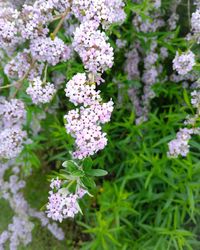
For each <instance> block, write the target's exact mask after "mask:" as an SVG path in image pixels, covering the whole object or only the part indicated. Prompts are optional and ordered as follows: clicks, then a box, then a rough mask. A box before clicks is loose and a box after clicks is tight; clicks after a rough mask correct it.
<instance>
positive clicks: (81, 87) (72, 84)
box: [65, 73, 101, 106]
mask: <svg viewBox="0 0 200 250" xmlns="http://www.w3.org/2000/svg"><path fill="white" fill-rule="evenodd" d="M95 89H96V84H95V83H91V82H90V81H89V80H88V79H87V76H86V74H85V73H78V74H76V75H75V76H73V78H72V79H71V80H70V81H69V82H68V83H67V85H66V89H65V93H66V96H67V97H68V98H69V100H70V102H72V103H74V104H75V105H78V104H83V105H84V106H87V105H91V104H92V103H94V102H100V101H101V97H100V91H96V90H95Z"/></svg>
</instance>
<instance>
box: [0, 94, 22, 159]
mask: <svg viewBox="0 0 200 250" xmlns="http://www.w3.org/2000/svg"><path fill="white" fill-rule="evenodd" d="M0 118H1V122H0V127H1V132H0V158H3V159H11V158H15V157H17V156H18V155H19V154H20V153H21V151H22V149H23V144H24V142H25V139H26V137H27V135H26V132H25V131H23V130H22V125H23V124H24V122H25V118H26V111H25V106H24V103H23V102H22V101H20V100H17V99H11V100H10V101H6V100H5V99H4V98H2V99H1V100H0Z"/></svg>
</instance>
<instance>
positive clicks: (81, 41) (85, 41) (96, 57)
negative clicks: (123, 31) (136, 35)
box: [73, 20, 113, 74]
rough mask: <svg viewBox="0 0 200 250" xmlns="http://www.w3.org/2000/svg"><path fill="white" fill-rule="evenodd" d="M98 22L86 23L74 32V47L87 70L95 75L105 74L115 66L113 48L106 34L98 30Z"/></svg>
mask: <svg viewBox="0 0 200 250" xmlns="http://www.w3.org/2000/svg"><path fill="white" fill-rule="evenodd" d="M97 27H98V24H97V22H96V21H93V20H92V21H88V22H84V23H82V24H81V25H80V27H78V28H76V30H75V32H74V42H73V47H74V49H75V51H77V52H78V53H79V55H80V57H81V59H82V61H83V63H84V66H85V68H86V69H87V70H88V71H89V72H92V73H94V74H96V73H97V72H103V71H105V70H107V69H108V68H111V67H112V65H113V48H112V47H111V46H110V44H109V43H107V41H108V37H107V36H106V34H105V33H104V32H101V31H99V30H96V29H97Z"/></svg>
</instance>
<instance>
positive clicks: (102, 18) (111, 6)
mask: <svg viewBox="0 0 200 250" xmlns="http://www.w3.org/2000/svg"><path fill="white" fill-rule="evenodd" d="M123 7H124V3H123V1H122V0H111V1H108V0H81V1H80V0H74V1H73V3H72V12H73V14H74V15H75V16H76V17H77V18H78V19H79V20H80V21H82V22H85V21H88V20H95V21H97V22H98V23H101V24H102V26H103V28H104V29H105V28H107V27H109V26H110V25H111V24H112V23H118V22H123V21H124V19H125V17H126V15H125V13H124V10H123Z"/></svg>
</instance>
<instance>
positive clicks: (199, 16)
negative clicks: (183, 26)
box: [191, 9, 200, 35]
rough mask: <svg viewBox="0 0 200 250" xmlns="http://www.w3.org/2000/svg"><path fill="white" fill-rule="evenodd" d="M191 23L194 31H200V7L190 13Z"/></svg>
mask: <svg viewBox="0 0 200 250" xmlns="http://www.w3.org/2000/svg"><path fill="white" fill-rule="evenodd" d="M191 25H192V30H193V32H194V33H200V9H197V10H196V12H194V13H192V18H191ZM199 35H200V34H199Z"/></svg>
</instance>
